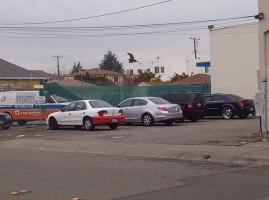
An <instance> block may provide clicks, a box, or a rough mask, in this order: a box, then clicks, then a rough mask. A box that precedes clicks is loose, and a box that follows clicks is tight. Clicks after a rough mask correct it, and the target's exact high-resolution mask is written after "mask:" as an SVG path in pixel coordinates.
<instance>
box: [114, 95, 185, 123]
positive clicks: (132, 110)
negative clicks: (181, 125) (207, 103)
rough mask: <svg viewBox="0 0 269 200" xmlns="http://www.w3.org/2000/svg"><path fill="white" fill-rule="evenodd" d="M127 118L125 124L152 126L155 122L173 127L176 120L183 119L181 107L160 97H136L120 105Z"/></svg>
mask: <svg viewBox="0 0 269 200" xmlns="http://www.w3.org/2000/svg"><path fill="white" fill-rule="evenodd" d="M117 107H120V108H121V109H122V111H123V115H124V117H125V120H124V122H126V123H132V122H136V123H137V122H138V123H141V122H142V123H143V124H144V125H146V126H151V125H153V124H154V122H164V123H165V124H166V125H172V124H173V122H174V121H176V120H182V119H183V112H182V110H181V107H180V106H179V105H177V104H172V103H170V102H168V101H166V100H164V99H162V98H158V97H136V98H130V99H126V100H124V101H122V102H121V103H120V104H118V106H117Z"/></svg>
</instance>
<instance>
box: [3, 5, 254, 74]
mask: <svg viewBox="0 0 269 200" xmlns="http://www.w3.org/2000/svg"><path fill="white" fill-rule="evenodd" d="M159 2H163V3H161V4H158V5H154V6H149V5H151V4H157V3H159ZM257 4H258V3H257V0H172V1H166V2H165V0H146V1H145V0H132V1H131V0H92V1H90V0H1V1H0V9H1V10H0V27H1V29H0V44H1V45H0V55H1V56H0V58H1V59H4V60H6V61H9V62H11V63H14V64H16V65H19V66H21V67H24V68H26V69H38V70H44V71H46V72H49V73H57V67H56V65H57V62H56V58H53V57H52V55H55V56H56V55H59V56H63V57H62V58H60V71H61V73H68V72H69V71H70V70H71V68H72V66H73V63H74V62H77V61H80V62H81V64H82V66H83V67H84V68H86V69H88V68H95V67H98V64H99V63H100V61H101V60H102V59H103V55H104V54H105V53H106V52H107V51H108V50H111V51H112V52H113V53H115V54H116V55H117V56H118V60H119V61H120V62H122V63H123V64H127V63H128V55H127V52H131V53H133V55H134V56H135V59H137V60H139V62H141V63H143V62H146V61H147V62H148V61H150V60H154V59H156V58H157V57H160V59H164V60H169V61H172V62H177V60H179V62H178V63H179V64H178V65H180V66H179V68H181V69H184V66H183V65H184V62H183V61H184V59H186V58H192V57H194V56H193V41H192V40H190V37H197V38H200V41H199V47H198V54H199V55H198V56H199V57H200V58H201V59H205V60H206V59H209V57H210V54H209V52H210V50H209V35H208V30H207V26H208V25H211V24H214V25H216V27H223V26H229V25H233V24H238V23H251V22H255V20H253V19H250V18H246V19H234V20H230V21H214V22H213V21H212V22H205V23H191V24H185V25H182V24H177V25H174V26H165V24H167V23H180V22H194V21H203V20H214V19H226V18H236V17H244V16H252V15H255V14H257V13H258V5H257ZM146 6H149V7H146ZM139 7H145V8H141V9H136V8H139ZM130 9H134V10H132V11H128V12H122V13H119V14H114V15H106V16H102V17H93V16H100V15H105V14H110V13H115V12H120V11H126V10H130ZM90 17H92V18H90ZM78 18H87V19H84V20H75V21H69V22H61V23H43V22H53V21H62V20H69V19H78ZM40 22H41V23H43V24H35V23H40ZM27 23H33V24H27ZM144 24H145V25H149V24H164V25H161V26H156V27H152V26H150V27H149V26H145V27H125V28H121V29H119V28H118V29H117V30H115V28H113V29H112V28H105V29H100V28H99V29H94V30H92V29H85V27H104V26H130V25H144ZM11 27H12V29H11ZM14 27H15V28H14ZM26 27H28V29H25V28H26ZM29 27H32V28H31V29H29ZM38 27H39V28H38ZM42 27H43V28H42ZM44 27H45V28H44ZM52 27H54V28H55V29H52ZM59 27H64V28H62V29H57V28H59ZM70 27H82V29H79V30H78V29H73V28H70ZM7 28H8V29H7ZM41 28H42V29H41ZM142 33H143V34H142ZM120 34H125V35H120ZM105 35H110V36H105ZM111 35H113V36H111Z"/></svg>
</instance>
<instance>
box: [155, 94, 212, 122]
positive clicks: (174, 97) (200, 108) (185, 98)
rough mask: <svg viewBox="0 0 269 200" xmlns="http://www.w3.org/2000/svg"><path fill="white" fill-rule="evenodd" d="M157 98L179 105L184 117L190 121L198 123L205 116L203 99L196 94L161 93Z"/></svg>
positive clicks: (205, 108) (205, 106)
mask: <svg viewBox="0 0 269 200" xmlns="http://www.w3.org/2000/svg"><path fill="white" fill-rule="evenodd" d="M157 97H160V98H163V99H165V100H167V101H169V102H171V103H174V104H178V105H180V106H181V109H182V110H183V114H184V117H185V118H187V119H189V120H191V121H198V120H199V119H200V118H201V117H204V116H205V114H206V111H207V105H206V102H205V99H204V97H203V96H202V95H201V94H200V93H198V92H173V93H162V94H159V95H157Z"/></svg>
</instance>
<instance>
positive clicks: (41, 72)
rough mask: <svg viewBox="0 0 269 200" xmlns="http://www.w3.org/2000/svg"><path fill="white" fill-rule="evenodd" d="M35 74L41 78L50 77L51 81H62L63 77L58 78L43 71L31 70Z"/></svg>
mask: <svg viewBox="0 0 269 200" xmlns="http://www.w3.org/2000/svg"><path fill="white" fill-rule="evenodd" d="M29 71H31V72H33V73H35V74H38V75H39V76H42V77H48V78H49V79H61V76H58V75H56V74H48V73H47V72H45V71H43V70H29Z"/></svg>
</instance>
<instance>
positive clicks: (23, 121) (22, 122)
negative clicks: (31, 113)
mask: <svg viewBox="0 0 269 200" xmlns="http://www.w3.org/2000/svg"><path fill="white" fill-rule="evenodd" d="M17 123H18V124H19V125H20V126H24V125H25V124H26V123H27V120H18V121H17Z"/></svg>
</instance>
